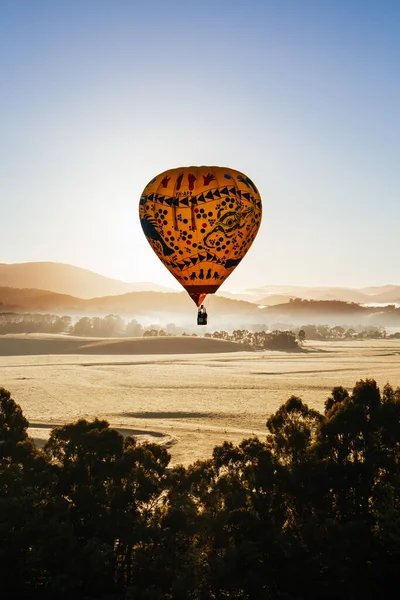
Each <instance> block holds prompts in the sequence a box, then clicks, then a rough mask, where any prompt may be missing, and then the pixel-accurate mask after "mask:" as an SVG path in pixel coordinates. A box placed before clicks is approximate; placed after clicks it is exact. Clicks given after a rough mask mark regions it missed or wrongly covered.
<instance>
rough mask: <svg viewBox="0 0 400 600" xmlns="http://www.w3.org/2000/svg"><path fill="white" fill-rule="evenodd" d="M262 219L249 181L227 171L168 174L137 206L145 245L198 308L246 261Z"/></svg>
mask: <svg viewBox="0 0 400 600" xmlns="http://www.w3.org/2000/svg"><path fill="white" fill-rule="evenodd" d="M261 214H262V207H261V197H260V194H259V192H258V190H257V188H256V186H255V185H254V183H253V182H252V181H251V179H249V178H248V177H247V176H246V175H244V174H243V173H240V171H235V170H234V169H229V168H225V167H204V166H203V167H180V168H177V169H170V170H169V171H164V173H161V174H160V175H157V176H156V177H154V179H152V180H151V181H150V183H148V184H147V185H146V187H145V188H144V190H143V193H142V196H141V198H140V203H139V216H140V223H141V225H142V229H143V231H144V234H145V236H146V238H147V241H148V242H149V244H150V246H151V247H152V248H153V250H154V252H155V253H156V254H157V256H158V258H159V259H160V260H161V262H162V263H163V264H164V265H165V266H166V267H167V269H168V270H169V271H170V272H171V273H172V275H173V276H174V277H175V279H177V280H178V281H179V283H180V284H181V285H182V286H183V287H184V288H185V290H186V291H187V292H188V294H189V296H190V297H191V298H192V299H193V301H194V302H195V304H196V305H197V306H200V304H202V302H203V301H204V298H205V297H206V295H207V294H214V293H215V292H216V291H217V290H218V288H219V287H220V285H221V284H222V283H223V282H224V281H225V279H226V278H227V277H229V275H230V274H231V273H232V271H233V270H234V269H235V268H236V267H237V265H238V264H239V263H240V261H241V260H242V258H243V257H244V256H245V254H246V252H247V251H248V249H249V248H250V246H251V244H252V243H253V241H254V238H255V237H256V234H257V231H258V229H259V227H260V223H261Z"/></svg>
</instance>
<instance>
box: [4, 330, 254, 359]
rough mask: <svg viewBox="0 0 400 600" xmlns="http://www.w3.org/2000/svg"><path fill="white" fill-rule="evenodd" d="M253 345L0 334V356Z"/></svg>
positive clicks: (211, 349) (197, 349)
mask: <svg viewBox="0 0 400 600" xmlns="http://www.w3.org/2000/svg"><path fill="white" fill-rule="evenodd" d="M245 351H253V348H251V347H250V346H246V345H243V344H238V343H236V342H230V341H225V340H216V339H212V338H204V337H191V336H182V337H180V336H176V337H142V338H124V339H120V338H118V339H113V338H104V339H98V338H97V339H93V338H80V337H75V336H71V337H70V336H66V335H40V334H21V335H5V336H0V356H25V355H29V356H31V355H36V356H38V355H56V354H58V355H64V354H86V355H91V356H93V355H102V356H105V355H107V356H111V355H114V356H116V355H118V356H123V355H146V354H204V353H207V354H214V353H221V352H245Z"/></svg>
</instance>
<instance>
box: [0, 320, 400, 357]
mask: <svg viewBox="0 0 400 600" xmlns="http://www.w3.org/2000/svg"><path fill="white" fill-rule="evenodd" d="M272 329H273V331H267V330H268V326H267V325H257V326H254V327H253V328H252V330H248V329H236V330H233V331H232V332H231V333H230V332H228V331H215V332H212V333H206V334H205V337H215V338H219V339H227V340H231V341H235V342H242V343H245V344H247V345H249V346H253V347H256V348H272V349H273V348H278V347H279V348H288V349H294V348H296V347H297V342H296V338H297V339H300V340H301V341H302V340H304V339H306V340H352V339H379V338H388V339H390V338H398V337H400V334H399V333H394V334H391V335H388V334H387V333H386V330H385V329H384V328H382V327H375V326H368V327H362V326H360V325H358V326H356V325H355V326H353V327H343V326H341V325H336V326H334V327H330V326H328V325H302V326H301V327H295V328H293V331H292V330H291V325H290V324H284V323H283V324H279V323H276V324H273V325H272ZM300 331H303V332H304V338H302V336H301V335H300V336H299V332H300ZM7 333H66V334H70V335H80V336H88V337H91V336H93V337H125V336H126V337H142V336H158V335H160V336H162V335H196V334H194V333H188V332H186V331H185V328H183V327H179V326H177V325H175V324H174V323H169V324H167V325H166V326H165V327H162V326H160V325H158V324H153V325H150V326H148V327H144V326H143V325H142V324H141V323H139V322H138V321H137V320H136V319H132V320H130V321H125V320H124V319H122V318H121V317H120V316H119V315H107V316H105V317H82V318H80V319H79V320H77V321H76V322H73V321H72V318H71V317H70V316H62V317H60V316H56V315H52V314H44V315H43V314H39V313H0V334H3V335H4V334H7ZM278 334H279V336H278Z"/></svg>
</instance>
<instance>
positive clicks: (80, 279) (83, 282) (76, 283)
mask: <svg viewBox="0 0 400 600" xmlns="http://www.w3.org/2000/svg"><path fill="white" fill-rule="evenodd" d="M0 287H13V288H33V289H39V290H47V291H50V292H56V293H58V294H68V295H71V296H75V297H77V298H94V297H95V296H113V295H118V294H125V293H127V292H142V291H153V292H163V291H172V290H171V289H169V288H165V287H162V286H159V285H156V284H155V283H150V282H149V283H125V282H123V281H119V280H117V279H111V278H110V277H104V276H103V275H99V274H98V273H94V272H93V271H89V270H88V269H82V268H81V267H74V266H72V265H67V264H64V263H55V262H28V263H19V264H4V263H0Z"/></svg>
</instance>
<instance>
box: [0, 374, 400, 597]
mask: <svg viewBox="0 0 400 600" xmlns="http://www.w3.org/2000/svg"><path fill="white" fill-rule="evenodd" d="M266 425H267V431H266V438H265V439H264V440H261V439H259V438H257V437H253V438H250V439H246V440H243V441H242V442H241V443H240V444H239V445H234V444H232V443H231V442H225V443H223V444H222V445H221V446H218V447H216V448H215V449H214V451H213V454H212V456H211V457H210V458H209V459H207V460H201V461H197V462H195V463H194V464H192V465H190V466H189V467H187V468H184V467H183V466H181V465H177V466H173V467H171V466H170V456H169V453H168V452H167V450H166V449H165V448H163V447H161V446H159V445H157V444H150V443H145V444H138V443H137V442H136V440H135V439H134V438H132V437H127V438H124V437H123V436H122V435H121V434H119V433H118V432H117V431H115V430H113V429H112V428H111V427H110V425H109V424H108V422H107V421H104V420H101V419H94V420H93V421H87V420H84V419H80V420H78V421H77V422H75V423H70V424H67V425H64V426H61V427H57V428H55V429H53V431H52V432H51V434H50V437H49V440H48V442H47V443H46V445H45V447H44V448H43V449H38V448H37V447H36V446H35V444H34V443H33V441H32V440H31V439H30V438H29V436H28V421H27V419H26V418H25V417H24V415H23V412H22V410H21V408H20V407H19V406H18V404H17V403H16V402H15V401H14V400H13V399H12V397H11V394H10V392H8V391H7V390H5V389H3V388H0V531H1V538H0V539H1V544H0V559H1V560H0V592H1V596H2V597H4V598H9V597H10V598H36V597H38V598H39V597H40V598H41V599H43V600H47V599H50V598H52V599H53V598H55V597H57V598H60V599H61V600H62V599H64V598H65V599H67V598H72V597H74V596H75V597H77V598H82V599H84V600H85V599H86V600H91V599H95V598H96V599H104V600H113V599H115V600H126V599H132V600H133V599H135V600H137V599H139V600H141V599H143V600H161V599H166V600H184V599H189V600H206V599H216V600H217V599H218V600H220V599H221V600H222V599H223V598H224V599H225V598H231V599H233V598H240V599H246V600H259V599H260V598H263V599H264V598H265V599H282V600H283V599H285V600H303V599H304V600H306V599H307V600H310V599H311V600H313V599H321V598H324V599H325V598H326V599H332V600H333V599H337V598H341V599H344V600H353V599H354V598H363V599H371V600H372V599H377V598H387V597H390V596H391V594H392V589H393V587H395V586H396V585H397V583H398V562H399V559H400V470H399V462H400V389H394V388H393V387H391V386H390V385H389V384H387V385H386V386H385V387H384V388H383V389H382V390H380V389H379V388H378V386H377V383H376V381H375V380H373V379H366V380H360V381H358V382H357V383H356V384H355V386H354V388H353V389H352V390H347V389H346V388H344V387H341V386H337V387H334V388H333V390H332V392H331V394H330V395H329V397H328V398H326V400H325V408H324V411H323V412H319V411H317V410H315V409H313V408H310V407H309V406H308V405H307V404H306V403H305V402H304V401H303V400H302V399H301V398H299V397H296V396H291V397H290V398H289V399H288V400H287V401H286V402H285V403H284V404H283V405H282V406H281V407H280V408H279V409H278V410H277V411H276V412H275V413H274V414H271V415H269V416H268V418H267V421H266Z"/></svg>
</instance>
